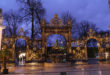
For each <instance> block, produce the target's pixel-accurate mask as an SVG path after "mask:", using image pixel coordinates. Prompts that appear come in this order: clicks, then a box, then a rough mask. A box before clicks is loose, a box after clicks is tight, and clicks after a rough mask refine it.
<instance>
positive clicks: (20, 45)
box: [15, 38, 26, 65]
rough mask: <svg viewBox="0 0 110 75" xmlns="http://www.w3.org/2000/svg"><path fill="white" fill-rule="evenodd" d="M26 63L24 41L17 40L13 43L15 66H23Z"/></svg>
mask: <svg viewBox="0 0 110 75" xmlns="http://www.w3.org/2000/svg"><path fill="white" fill-rule="evenodd" d="M25 61H26V41H25V40H24V39H22V38H19V39H17V40H16V41H15V64H16V65H24V64H25Z"/></svg>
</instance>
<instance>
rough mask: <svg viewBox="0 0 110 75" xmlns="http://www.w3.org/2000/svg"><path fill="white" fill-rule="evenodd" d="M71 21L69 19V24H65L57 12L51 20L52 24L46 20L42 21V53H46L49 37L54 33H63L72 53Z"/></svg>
mask: <svg viewBox="0 0 110 75" xmlns="http://www.w3.org/2000/svg"><path fill="white" fill-rule="evenodd" d="M71 27H72V24H71V21H70V20H68V21H67V24H66V25H64V24H63V22H62V20H61V19H60V18H59V17H58V15H57V14H55V15H54V18H52V19H51V20H50V24H47V23H46V22H45V20H42V22H41V31H42V34H41V35H42V53H43V54H45V53H46V47H47V38H48V36H49V35H52V34H60V35H63V36H64V37H65V39H66V42H67V52H68V53H71Z"/></svg>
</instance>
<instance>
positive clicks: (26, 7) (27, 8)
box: [17, 0, 45, 39]
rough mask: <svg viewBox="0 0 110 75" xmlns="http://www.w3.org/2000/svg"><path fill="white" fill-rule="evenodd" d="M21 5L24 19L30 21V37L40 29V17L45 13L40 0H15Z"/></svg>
mask: <svg viewBox="0 0 110 75" xmlns="http://www.w3.org/2000/svg"><path fill="white" fill-rule="evenodd" d="M17 1H18V2H19V3H20V5H21V7H20V10H22V12H23V14H24V16H23V18H24V20H26V21H30V23H31V38H32V39H33V38H34V37H35V35H36V34H37V33H38V32H39V31H41V30H40V26H38V25H39V24H40V21H41V19H42V18H43V17H44V15H45V9H44V8H43V6H42V2H41V0H17Z"/></svg>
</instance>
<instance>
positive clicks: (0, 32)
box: [0, 9, 5, 50]
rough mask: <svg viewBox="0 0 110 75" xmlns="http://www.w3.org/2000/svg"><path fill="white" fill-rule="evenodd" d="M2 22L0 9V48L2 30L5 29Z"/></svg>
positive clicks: (0, 10)
mask: <svg viewBox="0 0 110 75" xmlns="http://www.w3.org/2000/svg"><path fill="white" fill-rule="evenodd" d="M2 23H3V16H2V9H0V50H1V42H2V30H3V29H5V26H3V25H2Z"/></svg>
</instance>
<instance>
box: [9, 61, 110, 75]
mask: <svg viewBox="0 0 110 75" xmlns="http://www.w3.org/2000/svg"><path fill="white" fill-rule="evenodd" d="M8 69H9V74H8V75H27V74H28V75H61V73H62V72H63V73H65V74H66V75H110V64H92V65H87V64H86V65H71V64H69V63H61V64H60V63H45V64H38V63H31V64H26V65H25V66H18V67H14V66H9V67H8Z"/></svg>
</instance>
